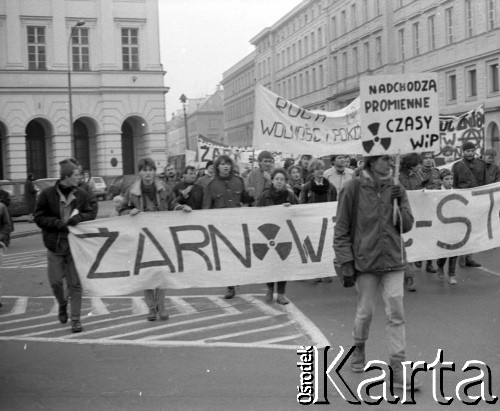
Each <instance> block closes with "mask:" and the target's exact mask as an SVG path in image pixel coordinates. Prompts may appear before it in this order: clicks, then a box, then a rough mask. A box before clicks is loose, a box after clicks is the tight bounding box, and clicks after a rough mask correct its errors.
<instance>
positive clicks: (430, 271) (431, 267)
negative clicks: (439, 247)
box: [425, 261, 437, 274]
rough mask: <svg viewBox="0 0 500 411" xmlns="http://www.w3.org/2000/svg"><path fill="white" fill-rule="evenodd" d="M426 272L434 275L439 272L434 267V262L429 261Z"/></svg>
mask: <svg viewBox="0 0 500 411" xmlns="http://www.w3.org/2000/svg"><path fill="white" fill-rule="evenodd" d="M425 271H427V272H428V273H433V274H435V273H436V272H437V271H436V269H435V268H434V266H433V265H432V261H427V265H426V266H425Z"/></svg>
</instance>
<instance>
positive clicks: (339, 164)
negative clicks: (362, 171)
mask: <svg viewBox="0 0 500 411" xmlns="http://www.w3.org/2000/svg"><path fill="white" fill-rule="evenodd" d="M346 159H347V160H349V157H348V156H344V155H343V154H340V155H333V156H331V157H330V161H331V162H332V167H330V168H329V169H328V170H326V171H325V174H324V177H325V178H326V179H327V180H328V181H329V182H330V183H332V184H333V185H334V186H335V188H336V190H337V193H339V192H340V190H341V189H342V187H343V186H344V184H345V183H346V182H347V181H349V180H352V179H353V177H354V171H353V170H351V169H350V168H349V167H346V164H347V161H346Z"/></svg>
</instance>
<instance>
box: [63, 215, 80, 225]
mask: <svg viewBox="0 0 500 411" xmlns="http://www.w3.org/2000/svg"><path fill="white" fill-rule="evenodd" d="M77 224H78V221H77V219H76V218H75V217H71V218H70V219H69V220H68V221H67V222H66V225H70V226H75V225H77Z"/></svg>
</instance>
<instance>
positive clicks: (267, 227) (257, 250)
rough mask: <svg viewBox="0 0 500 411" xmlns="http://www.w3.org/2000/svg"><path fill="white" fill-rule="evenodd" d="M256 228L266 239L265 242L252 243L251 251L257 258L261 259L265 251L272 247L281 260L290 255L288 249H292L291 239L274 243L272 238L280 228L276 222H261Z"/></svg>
mask: <svg viewBox="0 0 500 411" xmlns="http://www.w3.org/2000/svg"><path fill="white" fill-rule="evenodd" d="M258 230H259V231H260V232H261V233H262V235H263V236H264V237H265V238H266V240H268V241H267V243H253V244H252V248H253V253H254V254H255V256H256V257H257V258H258V259H259V260H263V259H264V257H265V256H266V254H267V252H268V251H269V250H270V249H272V248H274V249H275V250H276V252H277V253H278V255H279V256H280V258H281V260H285V259H286V258H287V257H288V256H289V255H290V251H292V242H291V241H289V242H283V243H276V241H275V240H274V239H275V238H276V236H277V235H278V231H279V230H280V227H279V226H277V225H276V224H262V225H261V226H260V227H259V228H258Z"/></svg>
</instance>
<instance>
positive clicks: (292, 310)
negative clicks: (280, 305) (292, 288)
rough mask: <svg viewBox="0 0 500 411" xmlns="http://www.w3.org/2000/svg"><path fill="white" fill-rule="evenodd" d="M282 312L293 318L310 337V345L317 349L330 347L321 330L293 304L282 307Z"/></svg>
mask: <svg viewBox="0 0 500 411" xmlns="http://www.w3.org/2000/svg"><path fill="white" fill-rule="evenodd" d="M284 307H285V308H284V310H285V311H286V312H287V313H288V314H289V315H290V317H292V318H294V319H295V320H296V321H297V323H298V324H299V325H300V326H301V328H302V329H303V330H304V331H305V332H306V333H307V334H308V335H310V336H311V337H312V344H311V345H316V346H318V347H326V346H330V345H331V344H330V342H329V341H328V338H326V336H325V335H324V334H323V333H322V332H321V330H320V329H319V328H318V327H316V325H315V324H314V323H313V322H312V321H311V320H310V319H309V318H307V316H306V315H305V314H304V313H303V312H302V311H300V310H299V309H298V308H297V307H296V306H295V304H294V303H292V302H291V301H290V303H289V304H287V305H285V306H284Z"/></svg>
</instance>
